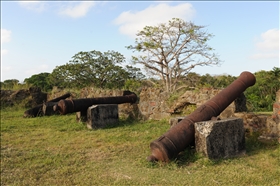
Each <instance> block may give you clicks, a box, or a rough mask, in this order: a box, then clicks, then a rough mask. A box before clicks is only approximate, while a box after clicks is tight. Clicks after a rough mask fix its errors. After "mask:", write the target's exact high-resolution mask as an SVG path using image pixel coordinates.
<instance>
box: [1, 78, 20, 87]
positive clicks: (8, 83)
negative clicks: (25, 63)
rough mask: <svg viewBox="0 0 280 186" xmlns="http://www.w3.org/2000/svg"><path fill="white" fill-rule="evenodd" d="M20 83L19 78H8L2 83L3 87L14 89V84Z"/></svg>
mask: <svg viewBox="0 0 280 186" xmlns="http://www.w3.org/2000/svg"><path fill="white" fill-rule="evenodd" d="M18 84H19V80H17V79H7V80H5V81H4V82H3V83H1V89H2V88H6V89H13V88H14V86H16V85H18Z"/></svg>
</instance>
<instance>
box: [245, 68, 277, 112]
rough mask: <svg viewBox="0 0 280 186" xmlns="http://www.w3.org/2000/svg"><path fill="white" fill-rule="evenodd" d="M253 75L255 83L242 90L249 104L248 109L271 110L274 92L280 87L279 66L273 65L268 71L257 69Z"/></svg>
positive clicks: (274, 96)
mask: <svg viewBox="0 0 280 186" xmlns="http://www.w3.org/2000/svg"><path fill="white" fill-rule="evenodd" d="M255 77H256V79H257V81H256V84H255V85H254V86H252V87H249V88H248V89H246V91H245V92H244V93H245V96H246V98H247V100H248V102H249V104H250V105H249V106H250V107H251V108H250V110H254V111H272V105H273V103H274V102H275V98H276V92H277V91H278V90H279V89H280V68H277V67H274V68H273V69H272V70H270V71H264V70H261V71H258V72H256V73H255Z"/></svg>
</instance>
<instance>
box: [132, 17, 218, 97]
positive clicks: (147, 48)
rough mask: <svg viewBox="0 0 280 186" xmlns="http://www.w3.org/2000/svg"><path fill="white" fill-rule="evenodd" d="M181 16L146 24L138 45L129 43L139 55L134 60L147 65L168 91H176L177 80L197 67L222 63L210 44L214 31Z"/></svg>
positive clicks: (139, 36) (138, 36) (140, 32)
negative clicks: (204, 29) (157, 23)
mask: <svg viewBox="0 0 280 186" xmlns="http://www.w3.org/2000/svg"><path fill="white" fill-rule="evenodd" d="M203 28H204V26H197V25H195V24H194V23H192V22H186V21H184V20H182V19H179V18H173V19H172V20H170V21H169V22H168V23H161V24H159V25H158V26H146V27H144V29H143V30H141V31H139V32H138V33H137V38H136V39H135V45H130V46H127V48H128V49H130V50H133V51H134V52H135V51H137V52H140V53H141V55H139V56H132V62H134V63H138V64H142V65H144V67H145V69H146V71H147V72H148V73H150V74H151V75H153V76H157V77H159V78H160V79H161V80H162V82H163V85H164V86H165V90H166V91H167V92H172V91H174V90H176V88H177V84H178V81H179V80H180V78H181V77H183V76H186V75H187V74H188V73H189V72H190V71H191V70H192V69H193V68H195V67H196V66H209V65H219V64H220V63H221V61H220V60H219V58H218V56H217V54H215V53H213V50H214V49H213V48H211V47H210V46H208V44H207V41H208V40H209V39H210V38H212V37H213V35H212V34H209V33H207V32H206V31H203V30H202V29H203Z"/></svg>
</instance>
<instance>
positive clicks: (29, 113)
mask: <svg viewBox="0 0 280 186" xmlns="http://www.w3.org/2000/svg"><path fill="white" fill-rule="evenodd" d="M70 96H71V93H66V94H63V95H62V96H59V97H57V98H54V99H52V100H49V101H47V102H46V103H52V102H58V101H59V100H62V99H66V98H68V97H70ZM43 107H44V104H39V105H37V106H36V107H33V108H31V109H28V110H26V111H25V112H24V115H23V117H36V116H40V115H41V116H42V115H44V114H45V113H44V112H42V111H43Z"/></svg>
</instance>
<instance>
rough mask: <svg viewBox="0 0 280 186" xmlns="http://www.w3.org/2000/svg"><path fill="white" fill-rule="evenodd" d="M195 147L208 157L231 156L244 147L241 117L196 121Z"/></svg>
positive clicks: (242, 152) (241, 150) (240, 151)
mask: <svg viewBox="0 0 280 186" xmlns="http://www.w3.org/2000/svg"><path fill="white" fill-rule="evenodd" d="M194 127H195V148H196V151H197V152H201V153H203V154H204V155H205V156H206V157H208V158H209V159H220V158H232V157H236V156H239V155H242V154H244V153H245V152H246V149H245V130H244V126H243V120H242V119H241V118H228V119H223V120H210V121H203V122H197V123H195V124H194Z"/></svg>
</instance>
